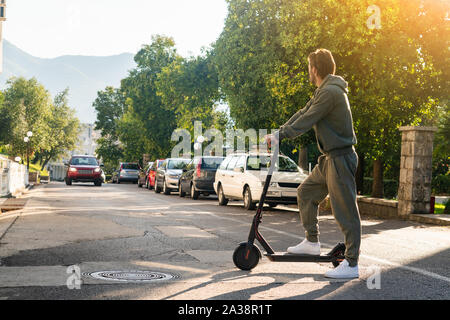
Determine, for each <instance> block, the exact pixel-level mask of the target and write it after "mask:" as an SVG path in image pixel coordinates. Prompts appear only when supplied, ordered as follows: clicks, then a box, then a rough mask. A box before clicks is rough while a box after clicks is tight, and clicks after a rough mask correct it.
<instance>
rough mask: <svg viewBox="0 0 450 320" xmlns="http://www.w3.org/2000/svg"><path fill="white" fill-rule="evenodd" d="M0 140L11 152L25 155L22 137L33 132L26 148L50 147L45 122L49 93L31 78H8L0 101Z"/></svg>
mask: <svg viewBox="0 0 450 320" xmlns="http://www.w3.org/2000/svg"><path fill="white" fill-rule="evenodd" d="M0 108H1V109H0V123H2V128H1V133H0V136H1V139H2V140H3V143H5V144H8V145H9V152H10V154H12V155H22V158H24V156H25V154H26V148H27V145H26V143H25V142H24V137H26V134H27V132H28V131H32V132H33V137H32V138H31V139H30V142H29V144H30V150H31V153H33V152H40V151H42V150H47V149H49V148H50V145H51V141H52V137H51V136H50V135H49V130H48V126H47V123H46V121H47V120H48V119H49V117H50V114H51V111H52V100H51V96H50V93H49V92H48V91H47V90H46V89H45V88H44V86H43V85H41V84H39V83H38V82H37V80H36V79H35V78H32V79H30V80H26V79H25V78H11V79H10V80H8V82H7V88H6V89H5V90H4V103H3V105H1V106H0Z"/></svg>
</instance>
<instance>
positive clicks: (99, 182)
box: [94, 181, 102, 187]
mask: <svg viewBox="0 0 450 320" xmlns="http://www.w3.org/2000/svg"><path fill="white" fill-rule="evenodd" d="M94 185H95V186H96V187H101V186H102V182H101V181H95V182H94Z"/></svg>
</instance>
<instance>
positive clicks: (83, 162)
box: [70, 157, 98, 166]
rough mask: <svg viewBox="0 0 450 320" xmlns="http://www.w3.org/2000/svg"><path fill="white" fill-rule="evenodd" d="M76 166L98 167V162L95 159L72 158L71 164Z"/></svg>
mask: <svg viewBox="0 0 450 320" xmlns="http://www.w3.org/2000/svg"><path fill="white" fill-rule="evenodd" d="M70 164H71V165H74V166H98V162H97V160H96V159H95V158H87V157H86V158H72V161H71V162H70Z"/></svg>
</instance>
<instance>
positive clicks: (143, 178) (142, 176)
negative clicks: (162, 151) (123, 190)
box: [138, 162, 153, 188]
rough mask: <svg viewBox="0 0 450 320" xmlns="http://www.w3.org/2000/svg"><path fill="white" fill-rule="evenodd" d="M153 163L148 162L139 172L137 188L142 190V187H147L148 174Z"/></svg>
mask: <svg viewBox="0 0 450 320" xmlns="http://www.w3.org/2000/svg"><path fill="white" fill-rule="evenodd" d="M152 165H153V162H149V163H148V164H147V165H146V166H145V167H144V169H141V170H139V178H138V187H139V188H142V186H143V185H147V179H148V173H149V172H150V168H151V167H152Z"/></svg>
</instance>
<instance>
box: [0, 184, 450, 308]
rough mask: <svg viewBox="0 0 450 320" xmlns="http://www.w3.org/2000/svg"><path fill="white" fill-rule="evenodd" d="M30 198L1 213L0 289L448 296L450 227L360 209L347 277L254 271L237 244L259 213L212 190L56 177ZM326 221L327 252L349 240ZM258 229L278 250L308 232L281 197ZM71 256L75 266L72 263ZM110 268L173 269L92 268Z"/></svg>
mask: <svg viewBox="0 0 450 320" xmlns="http://www.w3.org/2000/svg"><path fill="white" fill-rule="evenodd" d="M26 198H28V199H29V200H28V203H27V206H26V207H25V208H24V209H23V210H21V211H18V212H10V213H8V214H2V215H0V237H1V239H0V300H1V299H3V300H5V299H152V300H160V299H169V300H171V299H176V300H178V299H187V300H191V299H193V300H197V299H198V300H204V299H221V300H222V299H223V300H228V299H233V300H253V299H258V300H260V299H262V300H272V299H298V300H303V299H352V300H353V299H355V300H357V299H449V298H450V265H449V262H450V236H449V228H448V227H437V226H430V225H423V224H419V223H415V222H407V221H397V220H376V219H369V218H364V219H363V240H362V248H361V250H362V256H361V260H360V272H361V278H360V279H357V280H351V281H343V280H330V279H326V278H325V277H324V276H323V274H324V273H325V272H326V271H327V270H328V269H329V268H331V267H332V265H331V264H316V263H270V262H269V261H268V260H267V259H266V258H263V259H262V260H261V262H260V264H259V265H258V266H257V267H256V268H255V269H254V270H253V271H252V272H244V271H240V270H238V269H236V268H235V267H234V265H233V262H232V253H233V250H234V249H235V248H236V246H237V244H238V243H240V242H242V241H245V240H246V238H247V236H248V232H249V227H250V224H251V221H252V218H253V212H248V211H246V210H244V208H243V204H242V203H241V202H230V204H229V205H228V206H227V207H220V206H219V205H218V203H217V198H215V197H213V196H211V197H208V198H201V199H200V200H198V201H193V200H191V199H190V198H180V197H179V196H178V194H177V193H174V194H173V195H170V196H165V195H163V194H155V193H154V192H153V191H149V190H146V189H142V188H138V187H137V185H134V184H120V185H116V184H107V185H103V186H102V187H101V188H99V187H94V186H91V185H83V184H74V185H73V186H71V187H68V186H66V185H64V184H63V183H51V184H49V185H43V186H39V187H36V188H35V189H33V190H31V191H30V192H29V193H28V194H27V195H26ZM320 227H321V241H322V246H323V247H322V250H323V251H324V252H326V251H327V250H329V249H331V248H332V247H333V246H334V245H335V244H336V243H337V242H339V241H342V240H343V237H342V235H341V233H340V231H339V229H338V227H337V225H336V222H335V221H334V219H333V217H332V216H331V215H324V216H320ZM260 230H261V232H262V233H263V234H264V236H265V237H266V238H267V240H268V241H269V242H270V244H271V245H272V246H273V248H274V249H275V251H284V250H285V249H286V248H287V247H288V246H291V245H295V244H297V243H299V242H300V241H301V240H302V239H303V234H304V233H303V228H302V227H301V224H300V220H299V217H298V213H297V211H296V210H295V209H292V208H284V207H281V208H276V209H270V208H268V207H267V208H266V213H265V216H264V218H263V224H262V227H261V229H260ZM70 266H77V267H79V269H76V267H75V269H70V270H69V272H70V271H71V270H72V271H73V270H74V271H75V274H68V273H67V271H68V267H70ZM78 270H79V271H80V273H81V275H80V277H81V280H82V283H79V282H76V281H75V280H77V279H78V274H77V272H78ZM102 271H103V272H106V271H109V273H107V274H112V275H124V272H131V271H140V272H141V275H140V276H142V271H144V272H154V273H153V274H152V277H153V278H152V279H153V280H155V278H154V277H156V278H157V277H158V276H160V273H163V274H164V275H166V276H168V278H164V279H162V280H161V279H160V280H158V281H153V282H143V281H133V282H123V281H111V280H104V279H97V278H95V277H94V276H95V275H96V273H97V272H102ZM378 271H379V277H378V276H377V272H378ZM155 272H156V273H155ZM144 276H149V275H148V274H145V275H144ZM139 279H142V278H139ZM68 280H69V281H68ZM68 283H69V285H71V288H72V289H70V288H69V287H68V286H67V284H68ZM368 284H369V285H368ZM77 287H78V288H79V289H78V288H77ZM369 288H371V289H369Z"/></svg>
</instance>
